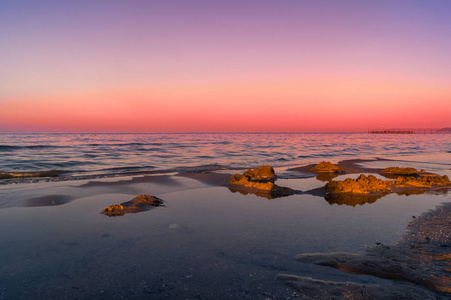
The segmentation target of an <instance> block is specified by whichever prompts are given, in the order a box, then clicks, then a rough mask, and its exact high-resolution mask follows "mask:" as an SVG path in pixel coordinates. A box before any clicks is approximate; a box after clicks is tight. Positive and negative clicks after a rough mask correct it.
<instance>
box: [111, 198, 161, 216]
mask: <svg viewBox="0 0 451 300" xmlns="http://www.w3.org/2000/svg"><path fill="white" fill-rule="evenodd" d="M162 204H163V200H161V199H159V198H157V197H155V196H150V195H139V196H136V197H135V198H133V199H132V200H129V201H127V202H123V203H121V204H115V205H111V206H108V207H107V208H105V209H104V210H103V211H102V213H103V214H105V215H107V216H109V217H115V216H123V215H124V214H126V213H138V212H141V211H146V210H149V209H151V208H153V207H155V206H160V205H162Z"/></svg>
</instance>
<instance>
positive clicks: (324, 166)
mask: <svg viewBox="0 0 451 300" xmlns="http://www.w3.org/2000/svg"><path fill="white" fill-rule="evenodd" d="M310 170H311V171H313V172H327V173H333V172H336V171H339V170H340V167H339V166H336V165H334V164H332V163H331V162H329V161H322V162H320V163H319V164H317V165H315V166H314V167H312V168H311V169H310Z"/></svg>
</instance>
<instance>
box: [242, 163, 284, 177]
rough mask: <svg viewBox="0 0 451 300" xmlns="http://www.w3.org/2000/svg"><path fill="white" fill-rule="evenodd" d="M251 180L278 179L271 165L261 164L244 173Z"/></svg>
mask: <svg viewBox="0 0 451 300" xmlns="http://www.w3.org/2000/svg"><path fill="white" fill-rule="evenodd" d="M243 175H244V176H246V177H247V178H249V180H254V181H255V180H258V181H269V180H274V179H276V174H275V173H274V169H273V167H271V166H261V167H259V168H256V169H249V170H247V171H246V172H244V173H243Z"/></svg>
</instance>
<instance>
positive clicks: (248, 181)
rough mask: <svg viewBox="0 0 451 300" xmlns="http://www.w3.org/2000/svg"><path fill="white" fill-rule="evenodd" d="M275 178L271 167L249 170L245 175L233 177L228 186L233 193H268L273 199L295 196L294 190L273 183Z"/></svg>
mask: <svg viewBox="0 0 451 300" xmlns="http://www.w3.org/2000/svg"><path fill="white" fill-rule="evenodd" d="M257 178H259V179H257ZM275 178H276V176H275V173H274V169H273V168H272V167H271V166H262V167H260V168H257V169H249V170H247V171H246V172H244V173H243V175H241V174H235V175H232V176H231V177H230V180H229V184H228V185H229V188H230V189H231V190H232V191H239V190H241V191H246V192H251V193H258V194H260V193H268V194H271V196H272V197H273V198H275V197H281V196H286V195H292V194H294V190H292V189H290V188H287V187H281V186H278V185H276V184H275V183H274V182H272V181H271V180H273V179H275Z"/></svg>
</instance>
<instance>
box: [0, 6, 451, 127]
mask: <svg viewBox="0 0 451 300" xmlns="http://www.w3.org/2000/svg"><path fill="white" fill-rule="evenodd" d="M312 2H314V3H312ZM362 2H363V1H351V0H349V1H343V2H340V5H338V4H337V1H280V2H279V1H230V2H228V3H222V2H219V1H218V2H215V1H192V2H190V3H189V5H188V4H187V3H186V2H182V1H180V2H178V1H174V2H171V4H168V3H167V2H164V1H155V2H152V3H151V4H150V2H149V3H147V2H145V3H144V2H143V3H141V2H136V3H135V2H133V3H135V4H130V3H128V4H124V3H122V2H121V1H86V2H85V1H77V2H75V1H74V2H73V3H72V4H70V3H71V1H69V2H67V3H65V4H62V3H59V2H53V1H44V2H42V3H40V5H36V4H33V3H34V2H31V1H30V3H26V2H24V3H21V4H10V5H6V6H5V9H3V10H1V11H0V26H1V27H2V28H5V29H6V30H4V32H2V35H0V48H1V49H2V56H1V57H0V66H2V67H1V69H0V131H75V132H78V131H82V132H104V131H106V132H186V131H189V132H192V131H202V132H204V131H205V132H210V131H214V132H218V131H221V132H222V131H238V132H250V131H291V132H295V131H307V132H311V131H366V130H368V129H373V128H393V127H396V128H399V127H431V126H432V127H445V126H451V122H450V120H451V84H450V82H451V59H449V58H450V57H449V56H450V55H449V49H451V36H450V34H449V32H450V28H451V20H450V19H449V17H448V16H449V15H450V13H451V3H449V2H447V1H439V0H437V1H428V2H427V4H426V3H425V2H421V1H377V3H376V2H374V3H373V2H371V3H370V2H365V5H363V4H362ZM392 2H396V3H392ZM68 3H69V4H68ZM93 3H94V4H93Z"/></svg>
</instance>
